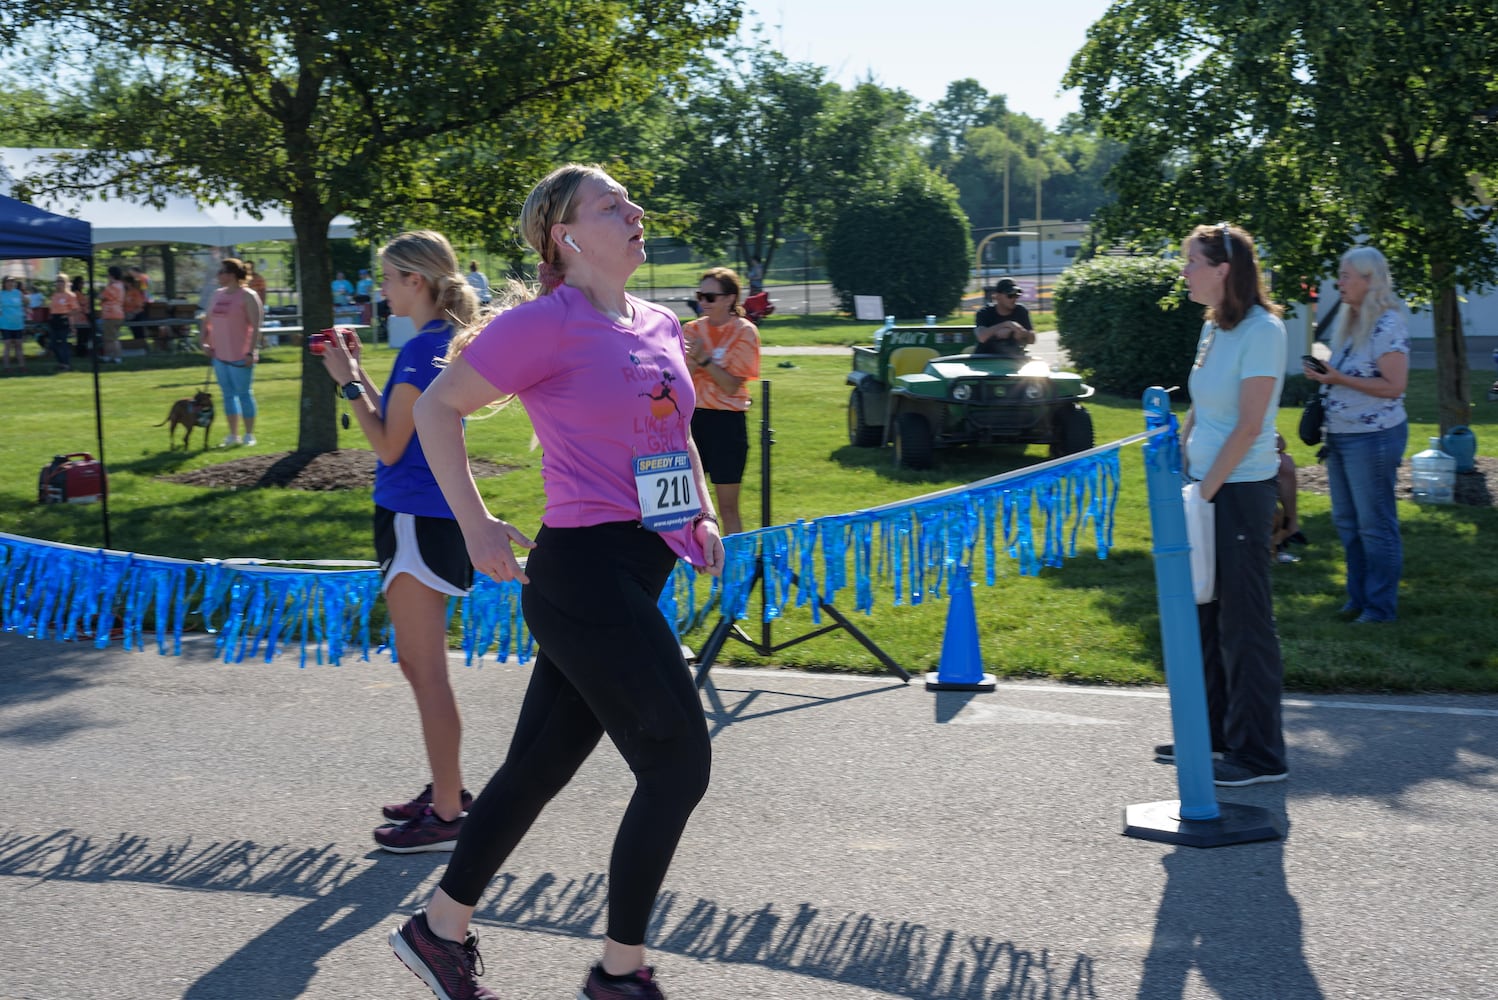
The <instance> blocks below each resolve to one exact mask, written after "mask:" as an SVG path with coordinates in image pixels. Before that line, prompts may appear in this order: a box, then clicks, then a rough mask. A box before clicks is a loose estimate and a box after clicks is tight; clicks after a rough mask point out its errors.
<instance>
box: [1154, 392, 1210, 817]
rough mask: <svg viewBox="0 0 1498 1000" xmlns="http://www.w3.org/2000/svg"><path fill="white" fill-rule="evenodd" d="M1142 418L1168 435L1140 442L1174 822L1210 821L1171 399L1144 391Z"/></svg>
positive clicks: (1203, 703) (1196, 637)
mask: <svg viewBox="0 0 1498 1000" xmlns="http://www.w3.org/2000/svg"><path fill="white" fill-rule="evenodd" d="M1144 411H1145V425H1146V427H1148V428H1149V429H1151V430H1153V429H1154V428H1156V427H1169V428H1170V429H1169V430H1168V431H1166V432H1165V433H1164V434H1161V435H1159V436H1157V437H1153V438H1150V439H1149V440H1148V441H1146V442H1145V444H1144V477H1145V485H1146V487H1147V488H1148V490H1149V509H1150V532H1151V534H1152V535H1153V537H1154V549H1153V552H1154V557H1155V600H1156V603H1157V606H1158V607H1159V609H1160V641H1161V645H1162V646H1163V647H1164V650H1165V683H1166V684H1167V685H1168V686H1169V688H1170V724H1171V729H1172V730H1173V731H1174V733H1175V750H1176V753H1175V756H1176V783H1177V785H1178V787H1179V789H1180V793H1181V818H1182V819H1216V818H1217V816H1218V815H1219V813H1218V809H1217V793H1216V789H1215V788H1214V786H1213V784H1212V737H1211V733H1210V732H1209V731H1208V723H1207V686H1206V682H1205V681H1204V680H1203V678H1202V644H1201V631H1200V629H1199V628H1198V626H1197V621H1196V598H1195V595H1194V592H1193V588H1192V585H1191V544H1190V542H1189V541H1188V540H1187V537H1186V510H1185V507H1184V505H1183V504H1182V503H1181V448H1180V439H1179V438H1178V437H1177V435H1176V432H1175V428H1174V427H1173V426H1171V425H1172V418H1171V415H1170V397H1169V396H1168V395H1166V393H1165V390H1163V389H1160V388H1151V389H1148V390H1146V391H1145V393H1144Z"/></svg>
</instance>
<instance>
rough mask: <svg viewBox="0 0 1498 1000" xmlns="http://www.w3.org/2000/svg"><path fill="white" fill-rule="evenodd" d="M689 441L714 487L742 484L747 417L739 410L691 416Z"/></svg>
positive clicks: (746, 457) (746, 451)
mask: <svg viewBox="0 0 1498 1000" xmlns="http://www.w3.org/2000/svg"><path fill="white" fill-rule="evenodd" d="M692 440H693V441H694V442H696V444H697V453H698V454H699V455H701V456H702V469H703V471H704V472H706V473H707V478H708V479H709V480H711V481H712V482H713V484H714V485H717V486H737V485H738V484H739V483H742V482H743V481H744V463H745V462H746V461H748V459H749V415H748V414H747V413H744V412H742V411H740V410H704V409H700V408H699V409H698V410H696V411H694V412H693V413H692Z"/></svg>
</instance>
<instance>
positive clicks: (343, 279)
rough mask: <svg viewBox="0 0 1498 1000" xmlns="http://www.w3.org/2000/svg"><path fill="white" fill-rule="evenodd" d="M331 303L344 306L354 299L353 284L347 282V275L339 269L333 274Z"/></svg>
mask: <svg viewBox="0 0 1498 1000" xmlns="http://www.w3.org/2000/svg"><path fill="white" fill-rule="evenodd" d="M332 288H333V304H334V305H335V306H346V305H348V304H349V303H351V302H353V300H354V286H353V285H351V284H349V280H348V277H347V276H346V275H345V274H344V273H343V272H342V271H339V272H338V273H337V274H335V275H334V276H333V285H332Z"/></svg>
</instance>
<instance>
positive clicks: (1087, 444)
mask: <svg viewBox="0 0 1498 1000" xmlns="http://www.w3.org/2000/svg"><path fill="white" fill-rule="evenodd" d="M1052 430H1053V431H1054V436H1053V437H1052V439H1051V457H1052V458H1064V457H1066V456H1067V455H1075V454H1076V453H1077V452H1079V451H1086V450H1087V449H1088V448H1091V447H1092V444H1093V441H1092V414H1090V413H1088V412H1087V409H1086V408H1085V407H1084V406H1082V404H1081V403H1068V404H1066V405H1065V406H1062V407H1061V408H1059V409H1058V410H1057V411H1056V412H1055V414H1054V415H1053V417H1052Z"/></svg>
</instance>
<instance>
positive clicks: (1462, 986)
mask: <svg viewBox="0 0 1498 1000" xmlns="http://www.w3.org/2000/svg"><path fill="white" fill-rule="evenodd" d="M867 625H868V628H869V631H870V633H871V635H872V637H873V638H874V639H875V641H878V638H879V625H878V619H877V617H875V618H874V619H872V620H871V621H870V622H869V623H867ZM0 662H3V663H4V668H3V669H0V746H3V754H4V761H5V767H4V775H5V777H4V786H3V787H4V791H5V796H4V800H5V802H6V804H7V806H8V808H7V815H6V817H5V819H4V820H3V821H0V905H3V907H4V911H5V912H6V913H8V914H9V915H10V916H9V919H8V920H7V922H6V924H7V926H6V933H5V936H4V942H3V944H0V997H3V998H5V1000H62V998H75V997H82V998H114V1000H137V998H165V997H186V998H193V1000H220V998H224V1000H227V998H237V1000H238V998H254V1000H272V998H292V997H307V998H328V1000H332V998H338V1000H346V998H350V997H381V998H408V997H409V998H412V1000H419V998H422V997H425V996H428V995H429V994H428V993H427V991H426V989H425V987H424V986H422V985H421V984H420V983H419V982H418V981H417V980H416V978H415V977H414V976H412V975H411V974H410V973H409V972H407V971H406V970H405V969H404V968H403V967H402V966H401V965H400V964H399V962H397V961H396V960H395V959H394V958H393V957H392V956H391V954H390V952H389V950H388V948H387V947H386V943H385V935H386V932H387V931H388V929H389V928H390V927H391V926H393V925H394V924H395V923H396V922H397V921H398V920H400V919H401V918H402V917H403V916H404V915H405V914H408V913H410V912H411V911H412V910H413V909H414V908H416V907H417V906H419V905H420V903H421V902H422V901H423V900H424V899H425V898H426V897H427V896H428V894H429V893H430V891H431V889H432V888H433V886H434V885H435V882H436V880H437V878H438V877H439V876H440V872H441V869H442V865H443V862H444V859H445V855H407V856H393V855H387V854H382V853H380V852H378V851H375V850H373V849H372V847H373V845H372V843H371V841H370V839H369V834H370V831H371V830H372V829H373V827H374V826H375V823H376V821H377V820H378V806H379V803H381V802H384V801H390V800H393V799H400V798H404V797H406V796H408V795H410V794H411V793H413V792H415V791H416V790H417V789H418V788H419V787H420V786H421V784H422V782H423V780H424V777H423V775H424V768H423V763H422V758H421V750H420V743H419V738H418V734H417V730H416V718H415V711H414V709H413V706H412V704H411V698H410V694H409V692H408V690H407V688H406V686H405V684H404V682H403V681H402V679H401V677H400V674H399V671H398V669H397V668H396V667H394V666H392V665H391V664H390V663H389V662H388V660H386V659H384V658H379V659H377V660H375V661H372V662H353V663H348V664H346V665H344V666H341V667H329V666H317V667H308V668H306V669H300V668H299V667H298V666H297V664H296V662H295V660H279V661H277V662H274V663H270V664H266V663H245V664H239V665H234V666H228V665H224V664H222V663H220V662H218V661H216V660H215V659H214V658H213V656H212V645H211V639H209V638H206V637H198V638H192V639H189V641H188V643H187V647H186V652H185V654H184V655H183V656H181V657H163V656H158V655H156V654H155V653H154V652H145V653H141V652H126V651H123V650H121V649H119V648H118V647H113V648H110V649H105V650H97V649H94V648H93V647H92V646H87V645H81V644H62V643H57V642H53V641H50V640H35V639H26V638H22V637H19V636H16V635H0ZM528 672H529V671H528V668H527V667H525V666H521V665H519V664H514V663H507V664H495V663H493V662H492V661H491V662H489V663H488V664H486V665H484V666H481V667H465V666H463V665H462V664H461V662H456V661H455V663H454V666H453V670H452V673H453V677H454V684H455V687H456V690H457V694H458V698H459V702H460V704H461V705H462V708H463V712H464V718H465V723H466V729H465V737H464V760H465V767H466V772H467V775H468V783H469V784H470V786H472V787H474V788H477V787H478V785H479V784H481V783H482V781H483V779H484V776H486V775H487V773H488V772H489V771H490V770H491V769H492V768H493V767H494V766H495V765H496V763H497V762H498V760H499V759H500V756H501V754H502V753H503V751H504V748H505V746H506V744H507V741H508V739H509V736H510V733H511V729H512V726H513V723H514V718H515V714H516V711H517V707H518V704H519V701H520V697H521V692H522V690H523V687H524V684H525V682H526V678H527V676H528ZM712 680H713V687H712V688H711V689H710V690H709V691H708V693H707V694H706V696H705V697H704V710H705V712H706V713H707V724H708V725H709V726H710V728H711V731H712V735H713V745H714V754H715V760H714V776H713V782H712V787H711V790H710V791H709V792H708V795H707V797H706V799H705V800H704V801H703V803H702V805H701V807H700V808H699V810H698V812H697V814H696V815H695V817H694V818H693V821H692V823H691V825H690V826H689V828H688V830H687V834H686V838H685V840H684V842H683V844H682V847H681V850H680V853H679V854H678V857H677V861H676V864H675V865H674V867H673V869H672V871H671V873H670V875H669V877H668V880H667V884H666V887H665V891H664V893H663V894H662V896H661V898H660V901H659V904H658V907H657V910H656V913H655V917H654V921H653V924H652V928H651V932H650V942H649V943H650V947H651V949H652V951H651V958H652V961H653V962H654V963H655V964H656V965H657V967H658V969H659V974H660V979H661V982H662V984H663V986H664V987H665V989H666V992H667V995H668V996H669V997H671V998H672V1000H684V998H710V997H711V998H730V997H731V998H735V1000H813V998H815V1000H844V998H862V997H906V998H931V1000H998V998H1004V1000H1063V998H1068V1000H1118V998H1126V997H1129V998H1143V1000H1168V998H1169V1000H1174V998H1193V1000H1194V998H1198V997H1201V998H1231V1000H1250V998H1253V1000H1258V998H1263V1000H1307V998H1333V997H1336V998H1344V997H1358V998H1425V1000H1438V998H1463V1000H1468V998H1473V997H1484V996H1492V995H1494V993H1493V991H1494V986H1493V984H1494V983H1495V982H1498V936H1495V935H1494V934H1493V927H1494V926H1495V924H1498V892H1495V891H1494V885H1495V884H1498V795H1495V794H1494V793H1495V792H1498V698H1493V697H1444V696H1443V697H1387V698H1386V697H1314V698H1307V697H1293V698H1289V699H1287V701H1286V730H1287V737H1288V740H1289V746H1290V767H1291V776H1290V780H1289V781H1287V782H1285V783H1283V784H1276V785H1261V786H1254V787H1249V788H1244V789H1231V790H1229V789H1224V790H1222V792H1221V795H1220V798H1221V801H1222V802H1224V803H1241V804H1248V805H1252V806H1256V807H1260V808H1262V809H1263V810H1266V812H1267V814H1268V815H1270V816H1272V817H1274V818H1275V819H1276V820H1277V821H1278V822H1279V823H1281V824H1283V825H1284V826H1285V827H1286V828H1287V830H1288V835H1287V836H1286V837H1285V838H1284V839H1282V840H1272V841H1267V842H1260V843H1254V844H1246V845H1240V846H1232V847H1220V848H1213V849H1201V848H1193V847H1182V846H1176V845H1171V844H1164V843H1157V842H1153V841H1149V840H1141V839H1135V838H1132V837H1125V836H1123V835H1122V832H1121V831H1122V813H1123V811H1124V809H1125V808H1126V807H1127V806H1129V805H1138V804H1143V803H1150V802H1157V801H1167V800H1171V799H1175V798H1176V797H1177V794H1178V793H1177V789H1176V784H1175V771H1174V769H1173V768H1172V767H1169V766H1164V765H1161V764H1157V763H1155V762H1153V761H1152V760H1151V758H1150V752H1149V750H1150V747H1151V745H1152V744H1153V743H1155V742H1157V741H1160V740H1164V739H1167V738H1168V737H1169V714H1168V702H1167V699H1166V692H1165V691H1164V690H1162V689H1128V690H1121V689H1109V688H1088V687H1067V686H1062V685H1057V684H1040V683H1004V684H1001V685H1000V686H999V689H998V690H997V691H996V692H993V693H989V694H969V693H954V692H941V693H932V692H927V691H926V690H924V688H923V687H922V686H921V685H920V684H912V685H910V686H905V685H903V684H900V683H898V682H896V681H894V680H893V679H892V678H869V677H829V676H820V675H808V674H802V673H795V672H789V671H767V670H729V669H726V668H722V667H720V668H716V669H715V670H714V671H713V674H712ZM630 787H631V782H630V777H629V774H628V771H627V769H626V768H625V767H624V765H623V764H622V762H621V761H620V759H619V757H618V755H617V754H616V753H615V752H614V751H613V750H612V748H611V747H609V746H608V745H607V744H606V743H605V744H604V745H603V746H602V747H600V749H599V750H598V752H597V753H596V754H595V755H594V757H593V758H592V759H591V760H590V761H589V762H588V763H587V764H586V765H585V766H584V767H583V769H582V771H581V772H580V773H579V775H578V776H577V779H576V780H575V781H574V782H573V784H572V785H571V786H570V787H568V788H567V789H566V790H565V791H564V792H563V793H562V795H561V796H559V797H558V799H557V800H556V801H555V802H553V803H552V805H551V806H550V807H549V808H548V809H547V811H546V812H545V813H544V814H543V815H542V817H541V819H540V821H539V822H538V823H537V825H536V826H535V827H534V829H533V830H532V831H531V834H530V836H529V837H528V838H527V839H526V840H525V841H524V842H523V843H522V845H521V847H520V849H519V850H518V851H517V852H516V854H515V855H514V856H513V857H512V859H511V862H510V864H509V865H508V866H507V867H506V869H505V870H504V872H503V873H502V874H501V876H500V877H499V878H498V879H497V880H496V881H495V883H494V884H493V886H492V888H491V890H490V892H489V893H488V894H487V896H486V897H485V898H484V900H483V902H482V903H481V905H480V908H479V912H478V919H477V922H476V925H475V930H476V931H477V933H478V934H479V936H480V938H481V947H482V951H483V956H484V960H485V963H486V966H487V970H488V971H487V974H486V976H485V981H486V982H488V983H489V984H490V985H491V986H492V987H493V988H494V989H496V990H497V992H498V993H499V995H500V996H502V997H504V998H506V1000H511V998H517V1000H518V998H538V1000H539V998H570V997H573V996H575V994H576V989H577V987H578V985H579V983H580V981H581V979H582V976H583V974H584V971H585V969H586V968H587V965H588V963H589V962H590V961H591V960H592V958H593V957H594V956H595V954H596V953H597V950H598V939H599V936H600V935H601V933H602V930H603V926H604V916H603V908H604V899H605V889H606V875H605V873H606V870H607V859H608V852H609V845H610V841H611V839H612V834H613V829H614V826H615V824H616V822H617V819H618V817H619V815H620V813H621V812H622V810H623V808H624V805H625V802H626V799H627V797H628V795H629V792H630Z"/></svg>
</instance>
